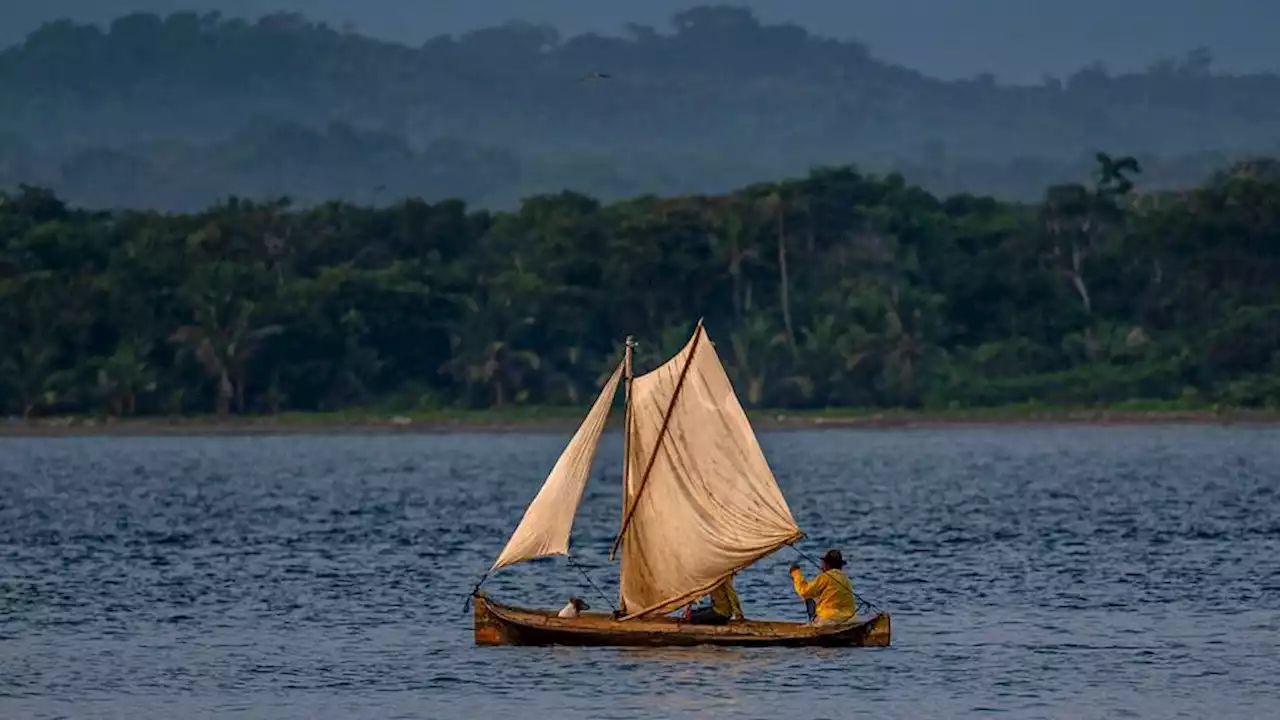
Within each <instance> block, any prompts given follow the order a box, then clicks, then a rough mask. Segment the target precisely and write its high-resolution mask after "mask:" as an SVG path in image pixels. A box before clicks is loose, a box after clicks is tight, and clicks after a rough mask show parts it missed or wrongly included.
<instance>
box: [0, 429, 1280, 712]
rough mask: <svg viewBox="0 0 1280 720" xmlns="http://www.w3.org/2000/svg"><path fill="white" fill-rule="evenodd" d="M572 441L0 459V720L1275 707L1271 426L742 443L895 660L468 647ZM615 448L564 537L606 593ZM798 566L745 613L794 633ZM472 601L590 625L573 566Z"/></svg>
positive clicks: (918, 433)
mask: <svg viewBox="0 0 1280 720" xmlns="http://www.w3.org/2000/svg"><path fill="white" fill-rule="evenodd" d="M564 441H565V438H563V437H557V436H552V435H501V436H484V435H443V436H413V435H394V436H372V437H370V436H361V437H296V436H291V437H251V438H225V437H218V438H64V439H17V438H10V439H0V718H4V719H5V720H18V719H25V718H56V717H70V718H129V719H130V720H144V719H149V718H166V719H167V718H203V717H218V718H253V719H258V718H262V719H266V718H272V719H275V718H283V719H286V720H292V719H294V718H343V719H347V718H397V717H406V718H407V717H429V718H453V717H460V718H461V717H466V718H476V717H486V716H501V715H502V714H513V713H516V714H518V715H517V716H518V717H524V718H536V717H558V718H639V717H735V718H753V717H760V718H770V719H771V720H774V719H776V718H779V717H786V718H796V719H797V720H799V719H801V718H819V717H874V718H986V717H992V716H1001V717H1011V718H1162V719H1163V718H1178V717H1185V718H1213V719H1214V720H1228V719H1232V718H1275V717H1280V672H1277V669H1278V668H1280V431H1278V430H1276V429H1259V428H1196V427H1177V428H1089V429H1081V428H1075V429H1005V430H945V431H925V430H915V431H860V432H859V431H834V430H833V431H821V432H811V433H777V434H763V435H762V442H763V444H764V446H765V450H766V452H767V453H768V455H769V458H770V461H771V463H772V464H773V467H774V469H775V472H776V474H777V475H778V478H779V482H780V484H781V485H782V488H783V491H784V493H785V494H786V496H787V498H788V501H789V502H790V504H791V508H792V511H793V513H794V514H795V516H796V519H797V521H798V522H799V523H800V525H801V527H802V528H804V529H805V530H806V532H808V533H809V535H810V540H808V541H806V543H805V544H804V546H803V547H804V548H805V549H806V550H807V551H809V552H811V554H815V555H816V554H819V553H820V552H821V551H822V550H824V549H825V548H826V547H828V546H836V547H840V548H842V549H843V550H844V553H845V557H846V558H847V559H848V560H849V571H850V575H851V576H852V578H853V580H854V582H855V584H856V585H857V586H858V589H859V591H860V592H861V593H863V594H865V595H867V596H869V597H870V598H871V599H873V600H875V601H876V602H877V603H878V604H880V605H882V606H883V607H885V608H886V609H887V610H889V611H890V612H891V613H892V614H893V623H894V624H893V631H894V636H893V647H891V648H888V649H883V650H874V649H856V648H855V649H847V650H783V649H759V650H742V649H660V650H625V649H607V648H595V649H592V648H581V649H570V648H511V647H504V648H477V647H475V646H474V644H473V642H472V637H471V618H470V615H464V614H461V613H460V610H461V609H462V602H463V598H464V596H465V594H466V592H467V590H469V588H470V587H471V585H472V584H473V583H474V582H475V580H476V579H477V578H478V576H479V575H480V574H481V573H482V572H483V571H484V570H485V568H487V567H488V566H489V564H490V563H492V561H493V559H494V557H496V555H497V553H498V552H499V550H500V549H501V547H502V545H503V544H504V543H505V541H506V539H507V536H508V535H509V533H510V532H511V530H512V529H513V528H514V526H515V524H516V522H517V521H518V519H519V517H520V515H521V513H522V512H523V510H524V506H525V505H526V503H527V502H528V501H529V499H530V498H531V497H532V496H533V494H534V493H535V492H536V491H537V488H538V486H539V483H540V482H541V479H542V477H543V475H544V474H545V472H546V471H547V469H549V468H550V466H551V465H552V464H553V462H554V460H555V457H556V455H557V454H558V453H559V451H560V448H561V446H562V443H563V442H564ZM618 445H619V443H618V439H617V437H616V436H614V437H610V438H609V439H608V440H607V442H606V444H605V446H604V447H603V448H602V450H601V453H600V456H599V458H598V460H597V463H598V467H597V474H596V477H595V478H593V480H592V483H591V484H590V485H589V486H588V490H587V494H586V496H585V498H584V501H583V506H582V510H581V512H580V514H579V516H578V522H577V524H576V526H575V539H574V552H575V553H576V554H577V556H578V557H579V558H580V561H581V562H582V563H583V564H584V565H587V566H588V567H590V568H591V574H592V577H593V579H594V580H595V582H596V583H597V584H598V585H600V586H601V588H603V589H604V591H605V592H606V593H607V594H608V595H610V596H612V595H613V594H614V593H616V584H615V576H614V575H613V574H612V572H611V571H612V569H613V566H610V565H609V564H608V563H607V562H606V560H605V555H606V554H607V551H608V546H609V542H610V540H611V539H612V533H613V532H614V531H615V530H616V526H617V522H618V519H619V514H620V509H619V499H618V496H619V490H618V482H619V477H618V475H619V472H618V459H617V458H618ZM601 466H603V467H601ZM795 559H796V558H795V555H794V554H793V553H792V552H791V551H790V550H784V551H782V552H780V553H778V554H777V555H775V556H773V557H770V558H768V559H766V560H764V561H762V562H761V563H759V564H758V565H757V566H755V567H752V568H750V569H748V570H747V571H746V572H744V573H743V574H742V575H741V576H740V577H739V579H738V589H739V591H740V593H741V595H742V597H743V602H744V605H745V609H746V611H747V613H748V614H749V615H751V616H755V617H778V618H788V619H794V620H800V619H802V618H803V616H804V606H803V605H802V604H801V603H800V602H799V601H798V600H797V599H796V598H795V597H794V595H793V594H792V591H791V589H790V585H789V581H788V578H787V574H786V567H787V566H788V565H789V564H790V563H791V562H792V561H793V560H795ZM486 587H487V588H488V589H489V591H490V592H491V593H492V594H493V595H494V596H495V597H498V598H500V599H505V600H509V601H514V602H518V603H520V604H527V605H534V606H543V607H559V606H560V605H562V604H563V603H564V599H565V598H566V597H567V596H568V595H570V594H579V595H582V596H583V597H585V598H586V599H587V600H588V601H589V602H591V603H592V605H593V606H595V607H597V608H600V607H606V606H607V598H600V597H599V596H597V595H596V593H595V592H594V591H592V590H591V588H590V587H589V586H588V585H587V584H586V583H585V581H584V580H583V579H582V577H581V575H579V574H578V573H577V572H575V571H574V570H573V569H571V568H569V567H568V566H566V565H565V563H564V561H563V560H562V559H551V560H546V561H539V562H535V563H530V564H528V565H525V566H517V567H515V568H512V569H510V570H509V571H504V572H503V573H499V574H498V575H497V576H496V577H494V578H492V579H491V580H490V581H489V582H488V583H487V584H486Z"/></svg>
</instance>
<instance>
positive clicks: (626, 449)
mask: <svg viewBox="0 0 1280 720" xmlns="http://www.w3.org/2000/svg"><path fill="white" fill-rule="evenodd" d="M635 347H636V341H635V338H634V337H633V336H631V335H628V336H627V342H626V350H625V351H624V354H623V356H622V388H623V390H622V392H623V394H622V398H623V411H622V514H623V515H622V516H623V518H624V520H625V518H626V513H627V472H628V471H629V470H630V469H631V379H632V378H633V377H635V372H634V370H633V369H632V367H631V357H632V353H633V352H634V350H635ZM626 612H627V607H626V601H625V600H623V599H622V585H621V584H619V585H618V613H619V614H620V615H622V614H626Z"/></svg>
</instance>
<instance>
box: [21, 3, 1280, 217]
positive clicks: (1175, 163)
mask: <svg viewBox="0 0 1280 720" xmlns="http://www.w3.org/2000/svg"><path fill="white" fill-rule="evenodd" d="M673 26H674V28H675V29H674V30H673V31H672V32H659V31H658V30H656V29H654V28H649V27H644V26H632V27H631V28H630V29H629V32H628V34H627V36H626V37H606V36H600V35H591V34H586V35H577V36H572V37H565V36H562V35H561V34H560V33H559V32H558V31H557V30H555V29H554V28H551V27H548V26H541V25H533V24H528V23H509V24H506V25H502V26H497V27H490V28H485V29H482V30H477V31H474V32H471V33H468V34H466V35H463V36H461V37H457V38H455V37H450V36H439V37H436V38H435V39H432V40H430V41H428V42H426V43H425V44H423V45H422V46H420V47H411V46H408V45H401V44H396V43H392V42H386V41H381V40H376V39H373V38H370V37H365V36H362V35H359V34H356V33H354V32H348V31H343V30H340V29H335V28H332V27H329V26H327V25H324V24H317V23H312V22H309V21H308V20H306V19H305V18H303V17H300V16H297V15H273V16H268V17H265V18H263V19H261V20H259V21H256V22H247V21H244V20H237V19H226V18H223V17H221V16H219V15H197V14H194V13H179V14H174V15H169V16H167V17H160V16H157V15H149V14H135V15H130V16H126V17H122V18H119V19H117V20H115V21H114V22H112V23H111V25H110V27H109V28H108V29H106V30H103V29H101V28H99V27H97V26H94V25H87V24H77V23H74V22H70V21H61V22H57V23H53V24H50V25H46V26H44V27H43V28H41V29H40V30H38V31H37V32H35V33H33V34H32V35H30V36H29V37H28V39H27V40H26V42H25V43H23V44H22V45H20V46H16V47H14V48H12V49H10V50H8V51H5V52H4V53H0V181H5V182H10V183H11V182H16V181H19V180H22V179H23V178H24V177H27V176H30V177H31V179H34V180H40V181H42V182H43V181H48V182H49V184H52V185H53V186H54V187H56V188H57V189H58V190H60V191H63V192H66V193H67V195H68V197H70V198H71V199H72V200H74V201H78V202H87V203H91V204H103V203H106V204H117V203H121V202H127V203H131V204H137V203H138V202H139V201H141V202H142V203H143V204H154V205H159V206H173V205H176V204H183V203H186V204H200V203H203V202H207V201H209V200H211V199H213V197H215V196H217V195H219V194H227V193H232V192H237V193H247V194H261V193H263V192H276V191H288V192H291V193H295V194H300V195H305V196H313V195H315V196H321V197H323V196H329V195H343V196H351V195H352V193H360V192H363V190H362V189H360V188H359V187H357V188H354V189H353V186H360V187H363V185H365V184H368V183H373V184H375V185H381V184H386V185H388V187H389V188H390V189H394V188H391V186H392V185H401V186H403V189H404V190H405V192H406V193H413V194H419V195H424V196H434V195H436V194H438V193H439V192H444V193H446V194H450V190H448V189H447V187H444V186H443V185H440V184H433V183H444V184H445V185H447V183H448V180H447V178H449V177H452V178H454V182H455V183H456V189H454V190H453V191H452V194H457V195H461V196H464V197H467V198H468V199H472V200H477V201H482V202H509V201H510V200H511V199H513V198H514V197H518V196H519V195H521V194H526V193H529V192H533V191H536V190H552V189H559V188H563V187H571V188H574V189H580V190H584V191H589V192H592V193H594V194H596V195H598V196H601V197H605V198H608V197H616V196H618V195H625V194H638V193H643V192H683V191H694V190H721V189H726V188H728V187H732V186H733V185H736V184H741V183H744V182H749V181H753V180H755V179H758V178H760V177H767V176H778V175H788V174H795V173H798V172H803V171H804V170H805V169H807V168H808V167H810V166H812V165H830V164H841V163H856V164H858V165H860V166H862V167H866V168H869V169H873V170H879V169H887V168H903V169H910V170H911V171H912V174H913V179H915V180H918V181H919V182H922V183H923V184H925V186H926V187H929V188H931V189H934V190H942V191H953V190H978V191H984V192H996V193H999V194H1002V195H1008V196H1024V195H1027V194H1031V195H1034V194H1035V193H1036V192H1038V191H1037V190H1036V189H1035V188H1037V187H1042V186H1043V185H1045V184H1047V183H1049V182H1052V181H1057V180H1063V179H1075V178H1078V177H1079V176H1080V173H1081V172H1083V170H1084V169H1087V168H1088V167H1089V165H1088V162H1089V160H1088V159H1089V158H1090V157H1091V156H1092V153H1093V152H1094V151H1096V150H1099V149H1103V150H1110V151H1116V152H1124V153H1129V154H1135V155H1137V156H1139V157H1140V158H1142V159H1143V160H1144V162H1145V164H1146V166H1147V167H1149V168H1151V171H1150V172H1149V173H1148V177H1149V181H1150V182H1155V183H1157V184H1186V183H1190V182H1195V181H1197V180H1199V179H1200V178H1201V177H1202V175H1203V173H1204V172H1207V170H1208V168H1209V167H1211V166H1212V165H1216V164H1221V163H1222V162H1226V161H1229V160H1231V159H1233V158H1235V157H1237V156H1241V155H1250V154H1256V153H1267V152H1272V151H1274V150H1276V149H1277V137H1276V132H1275V128H1277V127H1280V124H1278V123H1280V77H1278V76H1276V75H1273V74H1255V75H1236V76H1231V75H1220V74H1215V73H1213V72H1211V62H1210V58H1209V57H1208V55H1207V54H1206V53H1203V52H1195V53H1191V54H1190V55H1188V56H1187V57H1186V58H1184V59H1182V60H1179V61H1176V62H1174V61H1170V62H1165V63H1163V64H1159V65H1157V66H1155V67H1153V68H1152V69H1151V70H1150V71H1148V72H1144V73H1141V74H1134V73H1130V74H1121V75H1111V74H1108V73H1107V72H1106V71H1105V70H1103V69H1102V68H1100V67H1092V68H1085V69H1082V70H1080V71H1079V72H1077V73H1075V74H1073V75H1071V76H1070V77H1068V78H1066V79H1065V80H1061V81H1059V80H1052V81H1046V82H1045V83H1043V84H1041V85H1038V86H1010V85H1002V84H999V83H997V82H995V80H994V78H991V77H985V78H977V79H974V80H966V81H944V80H941V79H938V78H934V77H928V76H926V75H924V74H921V73H919V72H916V71H913V70H910V69H907V68H905V67H902V66H898V65H894V64H890V63H886V62H883V61H880V60H878V59H876V58H875V57H874V56H873V55H872V54H871V53H870V52H869V51H868V49H867V48H866V47H865V46H864V45H862V44H860V43H857V42H853V41H841V40H833V39H828V38H824V37H819V36H816V35H813V34H811V33H809V32H808V31H806V30H804V29H802V28H800V27H798V26H794V25H770V24H762V23H761V22H759V21H758V20H757V19H756V18H755V17H754V16H753V15H752V14H751V13H750V12H749V11H746V10H743V9H739V8H731V7H700V8H695V9H692V10H688V11H686V12H683V13H681V14H679V15H677V16H676V17H675V18H674V20H673ZM589 72H605V73H608V74H610V75H611V77H610V78H608V79H591V80H583V76H584V74H586V73H589ZM335 123H336V124H337V125H336V126H335V125H334V124H335ZM331 126H334V127H337V128H339V129H340V132H339V133H338V135H337V136H335V135H334V131H333V130H331V129H329V128H330V127H331ZM262 127H271V128H276V130H275V131H272V132H274V133H275V134H274V135H272V137H274V138H275V141H278V142H279V143H280V144H279V145H276V146H272V147H270V148H269V149H267V150H264V149H263V147H262V143H263V134H262V132H261V131H260V130H255V129H254V128H262ZM282 128H283V129H282ZM290 128H291V129H290ZM308 128H312V129H308ZM293 140H297V142H293ZM331 142H332V143H346V145H345V146H343V147H341V148H335V147H330V146H329V145H328V143H331ZM361 143H371V144H372V154H370V153H368V152H365V151H364V150H362V149H360V148H359V147H358V146H360V144H361ZM442 143H443V146H444V147H449V148H454V150H453V151H452V154H449V153H444V155H443V157H441V155H440V152H439V148H440V147H441V144H442ZM460 148H468V149H467V150H465V151H463V150H460ZM471 152H475V153H480V154H482V155H483V156H484V157H485V158H487V159H489V160H493V162H494V164H493V165H492V166H489V165H486V163H487V162H488V161H489V160H486V161H485V162H482V163H476V162H473V161H472V158H471V157H470V156H469V155H467V153H471ZM344 153H345V155H344ZM388 153H389V154H390V155H393V156H395V157H394V158H390V157H389V156H388ZM498 157H501V158H502V159H501V160H496V158H498ZM433 158H434V159H433ZM375 159H376V160H375ZM371 163H372V164H371ZM353 164H354V165H356V166H358V167H362V168H364V169H361V170H359V171H358V172H355V173H351V172H350V171H349V170H348V168H349V167H350V166H351V165H353ZM423 164H433V165H432V168H433V169H423V168H422V167H420V166H421V165H423ZM1162 167H1163V168H1166V170H1165V171H1164V172H1162V171H1161V168H1162ZM379 169H381V171H382V173H383V178H382V179H380V178H379V177H378V175H379V172H378V170H379ZM433 173H434V175H433ZM117 176H120V177H125V178H131V179H130V180H129V182H130V183H133V185H132V187H134V190H133V191H131V192H127V193H126V192H123V191H122V188H123V187H125V186H126V185H128V183H122V182H121V181H119V180H116V181H114V182H113V181H112V178H114V177H117ZM339 176H345V177H339ZM98 177H101V178H102V181H101V182H99V181H98V180H96V179H95V178H98ZM184 177H185V178H186V179H182V178H184ZM431 178H434V179H431ZM175 180H178V182H177V183H176V184H177V185H178V186H181V187H185V188H186V190H185V191H179V190H178V189H176V188H175Z"/></svg>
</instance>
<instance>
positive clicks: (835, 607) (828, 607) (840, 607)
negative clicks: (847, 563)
mask: <svg viewBox="0 0 1280 720" xmlns="http://www.w3.org/2000/svg"><path fill="white" fill-rule="evenodd" d="M791 582H792V583H793V584H794V585H795V586H796V592H797V593H798V594H799V595H800V597H802V598H804V599H805V600H813V601H814V604H815V605H817V608H816V614H817V616H818V619H819V620H848V619H849V618H851V617H853V613H854V608H855V607H856V605H855V603H854V600H853V583H852V582H850V581H849V576H848V575H845V574H844V571H843V570H828V571H826V572H824V573H821V574H819V575H818V576H817V577H815V578H814V579H813V580H812V581H811V582H805V579H804V573H802V572H800V569H799V568H795V569H793V570H792V571H791Z"/></svg>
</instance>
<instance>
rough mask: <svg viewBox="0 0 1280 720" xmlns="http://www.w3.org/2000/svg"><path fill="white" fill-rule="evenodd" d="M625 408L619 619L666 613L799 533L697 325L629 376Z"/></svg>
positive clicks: (793, 538)
mask: <svg viewBox="0 0 1280 720" xmlns="http://www.w3.org/2000/svg"><path fill="white" fill-rule="evenodd" d="M628 405H629V407H628V410H629V416H630V420H629V423H628V424H629V436H628V438H627V440H628V448H627V450H628V453H629V454H630V456H629V458H628V461H627V463H626V467H627V470H626V477H625V478H624V482H623V486H624V490H623V507H624V509H625V512H624V514H623V522H622V525H621V526H620V530H619V537H618V546H620V547H621V550H622V556H621V566H620V570H619V582H620V585H621V596H622V600H623V606H624V607H625V608H627V612H628V614H627V615H626V616H625V617H624V619H630V618H635V617H642V616H645V615H652V614H660V613H664V612H669V611H670V610H673V609H675V608H677V607H679V606H680V605H683V604H684V603H686V602H688V601H689V600H692V599H694V598H696V597H697V596H699V595H702V594H704V593H706V592H709V591H710V590H711V589H712V588H714V587H715V586H716V585H717V584H719V583H720V582H721V581H723V580H724V579H725V578H727V577H728V576H730V575H732V574H733V573H735V572H737V571H739V570H741V569H742V568H744V567H746V566H747V565H750V564H751V563H753V562H756V561H757V560H759V559H760V558H762V557H764V556H766V555H768V554H770V553H772V552H775V551H777V550H778V549H780V548H782V547H783V546H785V545H787V544H789V543H792V542H795V541H796V540H799V539H800V538H801V537H803V533H802V531H801V530H800V528H799V526H798V525H797V524H796V521H795V518H794V517H793V516H792V514H791V510H790V508H789V507H788V506H787V502H786V499H785V498H783V496H782V491H781V490H780V489H779V488H778V484H777V480H776V479H775V478H774V476H773V472H772V471H771V470H770V468H769V465H768V462H767V461H766V460H765V457H764V452H763V450H762V449H761V448H760V444H759V442H758V441H757V439H756V437H755V433H754V432H753V431H752V429H751V424H750V422H749V421H748V419H747V416H746V413H745V412H744V411H743V409H742V406H741V404H740V403H739V402H738V398H737V395H736V394H735V393H734V391H733V386H732V383H730V381H729V378H728V376H727V375H726V373H725V371H724V366H723V365H722V364H721V363H720V360H719V358H718V357H717V355H716V352H715V348H714V346H713V345H712V344H711V341H710V340H709V339H708V338H707V337H706V330H705V329H704V328H703V327H702V323H701V322H700V323H698V327H697V328H696V329H695V331H694V334H693V337H692V338H690V340H689V341H688V343H687V344H686V345H685V347H684V348H683V349H682V350H681V351H680V352H679V353H677V354H676V355H675V356H674V357H672V358H671V359H670V360H668V361H667V362H666V363H664V364H663V365H661V366H659V367H658V368H656V369H655V370H653V371H652V372H649V373H647V374H645V375H641V376H638V377H635V378H633V379H632V380H631V384H630V393H629V396H628Z"/></svg>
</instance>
